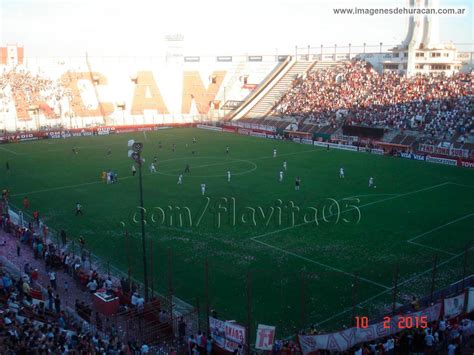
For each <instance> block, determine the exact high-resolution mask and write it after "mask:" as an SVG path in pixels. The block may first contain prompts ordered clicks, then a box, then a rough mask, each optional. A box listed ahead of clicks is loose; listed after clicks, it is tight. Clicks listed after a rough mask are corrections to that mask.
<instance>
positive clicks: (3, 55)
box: [0, 44, 24, 66]
mask: <svg viewBox="0 0 474 355" xmlns="http://www.w3.org/2000/svg"><path fill="white" fill-rule="evenodd" d="M23 58H24V50H23V46H19V45H16V44H7V45H6V46H5V47H0V64H1V65H8V66H15V65H18V64H23Z"/></svg>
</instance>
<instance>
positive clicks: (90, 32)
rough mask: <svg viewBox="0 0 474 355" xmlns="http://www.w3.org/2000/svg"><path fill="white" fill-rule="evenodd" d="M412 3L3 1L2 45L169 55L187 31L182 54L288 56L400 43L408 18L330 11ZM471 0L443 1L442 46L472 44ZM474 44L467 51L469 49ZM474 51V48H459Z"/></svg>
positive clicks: (42, 51) (45, 52) (55, 52)
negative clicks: (169, 42)
mask: <svg viewBox="0 0 474 355" xmlns="http://www.w3.org/2000/svg"><path fill="white" fill-rule="evenodd" d="M406 4H407V0H378V1H375V0H192V1H191V0H170V1H163V0H154V1H150V0H133V1H130V0H65V1H59V0H0V44H1V45H5V44H15V43H18V44H22V45H23V46H24V47H25V54H26V55H27V56H38V57H50V56H76V55H78V56H80V55H84V54H85V52H88V53H89V55H97V56H120V55H126V56H160V55H164V52H165V50H166V49H165V48H166V43H165V40H164V38H165V36H166V35H168V34H176V33H180V34H182V35H183V36H184V42H183V47H184V55H244V54H249V55H259V54H275V53H278V54H291V53H294V50H295V46H299V47H307V46H308V45H311V46H313V47H318V48H319V47H320V46H321V44H323V45H325V46H334V44H337V45H338V46H339V47H341V46H347V44H348V43H351V44H352V46H358V45H359V46H362V44H363V43H364V42H365V43H367V44H374V45H378V44H379V43H380V42H382V43H384V44H393V45H396V44H399V43H400V42H401V41H402V39H403V38H404V36H405V32H406V25H407V21H408V17H406V16H404V15H374V16H370V15H353V16H351V15H335V14H334V13H333V8H354V7H358V8H381V7H384V8H388V7H403V6H406ZM473 4H474V1H472V0H440V7H443V8H448V7H455V8H465V9H466V10H465V13H466V14H465V15H462V16H454V15H450V16H445V15H440V20H439V21H440V40H441V42H443V43H448V42H453V43H463V44H466V43H470V44H472V43H474V34H473V31H474V25H473V22H474V16H473ZM467 48H469V49H467ZM460 49H462V50H471V51H474V46H473V45H471V46H470V47H466V46H460Z"/></svg>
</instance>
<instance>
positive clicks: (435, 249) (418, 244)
mask: <svg viewBox="0 0 474 355" xmlns="http://www.w3.org/2000/svg"><path fill="white" fill-rule="evenodd" d="M407 243H409V244H413V245H416V246H419V247H421V248H423V249H430V250H433V251H437V252H438V253H443V254H447V255H456V254H454V253H451V252H449V251H446V250H443V249H440V248H435V247H431V246H429V245H425V244H421V243H417V242H410V241H408V240H407Z"/></svg>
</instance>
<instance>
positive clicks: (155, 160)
mask: <svg viewBox="0 0 474 355" xmlns="http://www.w3.org/2000/svg"><path fill="white" fill-rule="evenodd" d="M153 163H155V164H156V163H158V157H157V156H156V155H155V156H154V157H153Z"/></svg>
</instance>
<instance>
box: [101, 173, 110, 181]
mask: <svg viewBox="0 0 474 355" xmlns="http://www.w3.org/2000/svg"><path fill="white" fill-rule="evenodd" d="M108 177H109V173H108V172H107V171H103V172H102V174H101V179H102V181H103V182H107V183H108V180H109V179H108Z"/></svg>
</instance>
